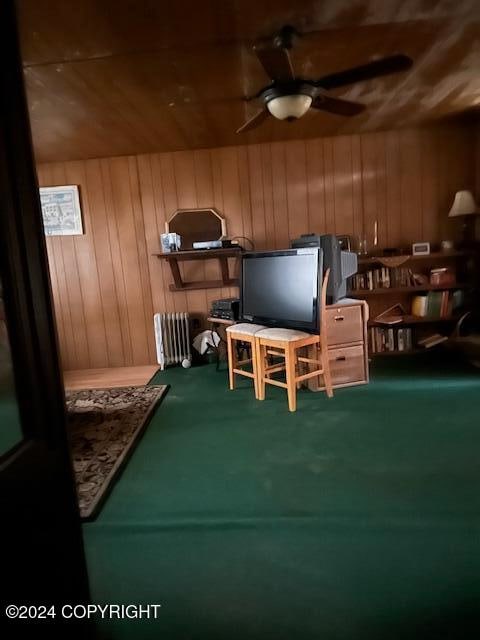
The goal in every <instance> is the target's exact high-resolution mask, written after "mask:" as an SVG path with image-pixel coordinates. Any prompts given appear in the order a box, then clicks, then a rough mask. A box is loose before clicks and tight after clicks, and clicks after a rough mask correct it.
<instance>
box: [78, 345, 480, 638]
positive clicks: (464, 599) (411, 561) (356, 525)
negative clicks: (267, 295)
mask: <svg viewBox="0 0 480 640" xmlns="http://www.w3.org/2000/svg"><path fill="white" fill-rule="evenodd" d="M153 382H155V383H160V384H170V385H171V389H170V392H169V394H168V396H167V398H166V399H165V401H164V402H163V404H162V405H161V406H160V407H159V409H158V410H157V412H156V414H155V416H154V417H153V419H152V421H151V423H150V426H149V427H148V429H147V431H146V433H145V435H144V437H143V439H142V441H141V442H140V443H139V445H138V447H137V449H136V451H135V453H134V455H133V456H132V458H131V460H130V462H129V464H128V466H127V468H126V469H125V471H124V474H123V476H122V478H121V479H120V481H119V482H118V484H117V485H116V487H115V488H114V490H113V492H112V494H111V496H110V497H109V499H108V501H107V503H106V504H105V506H104V508H103V510H102V512H101V514H100V516H99V518H98V519H97V521H96V522H94V523H90V524H86V525H85V526H84V532H85V544H86V552H87V559H88V565H89V571H90V580H91V588H92V595H93V599H94V601H95V602H100V603H148V602H151V603H160V604H161V605H162V609H161V613H160V616H159V618H158V619H157V620H155V621H136V620H131V621H111V622H108V623H102V625H101V631H102V633H103V634H104V637H105V638H115V639H117V638H118V639H120V638H165V639H166V640H177V639H182V640H187V639H188V640H198V639H202V640H204V639H205V640H206V639H207V638H208V639H209V640H216V639H231V640H237V639H238V640H240V639H242V640H247V639H250V638H252V639H256V638H258V639H263V638H266V639H272V640H274V639H275V640H287V639H288V640H290V639H293V638H308V639H312V640H313V639H316V640H317V639H322V640H333V639H335V640H337V639H339V640H340V639H342V640H343V639H345V640H347V639H348V640H353V639H355V640H359V639H361V640H363V639H365V640H366V639H368V640H373V639H375V638H379V639H380V638H382V639H386V638H388V639H389V640H392V639H394V640H396V639H398V638H409V639H410V638H435V639H436V640H438V639H439V638H440V639H443V638H452V639H454V638H455V640H458V639H460V638H466V637H469V635H468V634H470V637H473V635H474V634H475V635H478V631H474V630H473V629H474V626H475V625H477V624H478V611H480V606H479V602H480V579H479V576H480V542H479V540H480V535H479V534H480V518H479V513H480V509H479V507H480V493H479V480H480V467H479V461H478V450H479V445H480V419H479V413H480V371H478V370H475V369H471V368H468V367H466V366H463V365H461V364H454V363H451V364H445V363H444V362H442V361H441V360H440V361H436V360H433V361H431V360H430V359H429V358H423V357H421V358H419V359H416V360H409V361H406V360H400V359H393V358H391V359H390V360H387V359H386V360H385V361H384V362H383V363H379V364H376V365H375V368H374V371H373V381H372V383H371V384H370V385H369V386H368V387H356V388H352V389H343V390H339V391H338V392H337V393H336V394H335V397H334V398H333V399H332V400H328V399H327V398H326V397H325V396H324V395H323V394H312V393H309V392H300V393H299V395H298V398H299V401H298V411H297V413H295V414H290V413H289V412H288V410H287V402H286V394H285V393H284V392H283V391H282V390H280V389H276V388H268V389H267V400H266V401H265V402H257V401H255V400H254V398H253V392H252V390H251V387H250V385H249V382H248V381H247V380H245V381H244V382H243V381H241V382H240V388H239V389H238V390H236V391H234V392H230V391H228V390H227V384H226V373H225V372H216V371H215V368H214V367H213V366H212V365H207V366H203V367H197V368H192V369H190V370H184V369H181V368H172V369H169V370H167V371H166V372H165V373H162V374H158V375H157V376H156V378H155V379H154V380H153Z"/></svg>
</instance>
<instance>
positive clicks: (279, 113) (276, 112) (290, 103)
mask: <svg viewBox="0 0 480 640" xmlns="http://www.w3.org/2000/svg"><path fill="white" fill-rule="evenodd" d="M311 104H312V98H311V96H306V95H304V94H302V93H295V94H292V95H288V96H278V97H277V98H273V99H272V100H270V101H269V102H267V109H268V110H269V111H270V113H271V114H272V116H275V118H278V119H279V120H289V119H292V120H293V119H296V118H301V117H302V116H303V115H304V114H305V113H306V112H307V111H308V110H309V109H310V105H311Z"/></svg>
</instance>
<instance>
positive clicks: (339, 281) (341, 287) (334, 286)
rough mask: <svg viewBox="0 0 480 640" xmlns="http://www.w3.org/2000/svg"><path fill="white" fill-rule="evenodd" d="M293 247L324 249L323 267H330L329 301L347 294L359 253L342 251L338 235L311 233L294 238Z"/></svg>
mask: <svg viewBox="0 0 480 640" xmlns="http://www.w3.org/2000/svg"><path fill="white" fill-rule="evenodd" d="M291 246H292V248H293V249H299V248H301V247H319V248H321V249H322V250H323V269H324V270H327V269H330V277H329V279H328V286H327V302H328V304H334V303H335V302H337V301H338V300H340V299H341V298H344V297H345V296H346V295H347V278H349V277H350V276H353V275H354V274H355V273H357V270H358V259H357V254H356V253H353V252H352V251H342V249H341V246H340V243H339V241H338V239H337V237H336V236H334V235H332V234H325V235H319V234H316V233H309V234H305V235H302V236H300V238H296V239H295V240H292V242H291Z"/></svg>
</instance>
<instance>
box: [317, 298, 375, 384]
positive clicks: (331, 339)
mask: <svg viewBox="0 0 480 640" xmlns="http://www.w3.org/2000/svg"><path fill="white" fill-rule="evenodd" d="M326 314H327V344H328V354H329V361H330V373H331V376H332V386H333V388H334V389H339V388H341V387H351V386H354V385H358V384H367V383H368V381H369V374H368V347H367V345H368V342H367V335H368V334H367V324H368V304H367V303H366V302H365V301H364V300H354V299H353V298H344V299H343V300H339V301H338V302H337V303H336V304H334V305H329V306H327V309H326ZM308 386H309V388H310V389H311V390H312V391H321V390H323V387H321V386H320V387H319V386H318V382H317V381H316V379H315V378H314V379H313V380H312V381H311V382H310V384H309V385H308Z"/></svg>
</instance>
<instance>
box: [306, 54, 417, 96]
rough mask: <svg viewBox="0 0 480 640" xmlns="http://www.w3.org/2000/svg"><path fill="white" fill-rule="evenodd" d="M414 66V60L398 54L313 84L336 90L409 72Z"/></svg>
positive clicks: (320, 79) (341, 72) (338, 73)
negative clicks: (392, 74)
mask: <svg viewBox="0 0 480 640" xmlns="http://www.w3.org/2000/svg"><path fill="white" fill-rule="evenodd" d="M412 65H413V60H412V59H411V58H409V57H408V56H405V55H403V54H398V55H394V56H388V57H387V58H382V59H381V60H374V61H373V62H368V63H367V64H363V65H360V66H359V67H352V68H351V69H346V70H345V71H338V72H337V73H331V74H330V75H328V76H324V77H323V78H319V79H318V80H315V82H314V83H313V84H314V85H315V86H316V87H322V88H323V89H336V88H337V87H344V86H345V85H347V84H354V83H355V82H362V81H364V80H371V79H372V78H379V77H380V76H387V75H389V74H391V73H398V72H399V71H408V69H410V68H411V67H412Z"/></svg>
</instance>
